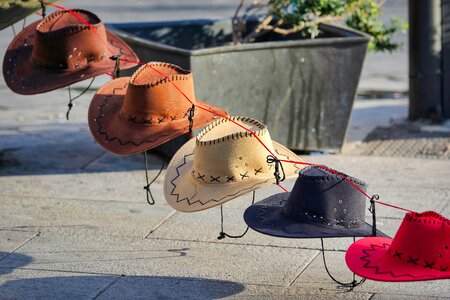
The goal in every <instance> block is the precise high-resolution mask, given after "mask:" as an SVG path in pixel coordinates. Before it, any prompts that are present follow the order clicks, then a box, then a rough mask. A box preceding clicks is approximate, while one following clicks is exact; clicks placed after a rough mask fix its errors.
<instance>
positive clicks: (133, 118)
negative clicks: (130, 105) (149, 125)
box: [128, 116, 137, 123]
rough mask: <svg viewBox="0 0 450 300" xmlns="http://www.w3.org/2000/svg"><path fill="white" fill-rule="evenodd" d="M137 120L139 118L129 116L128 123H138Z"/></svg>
mask: <svg viewBox="0 0 450 300" xmlns="http://www.w3.org/2000/svg"><path fill="white" fill-rule="evenodd" d="M136 118H137V117H132V116H128V121H130V122H133V123H136Z"/></svg>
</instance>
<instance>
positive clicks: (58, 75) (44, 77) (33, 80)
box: [3, 21, 139, 95]
mask: <svg viewBox="0 0 450 300" xmlns="http://www.w3.org/2000/svg"><path fill="white" fill-rule="evenodd" d="M39 22H40V21H36V22H34V23H32V24H30V25H28V26H27V27H25V29H24V30H22V31H21V32H20V33H19V34H18V35H17V36H16V37H15V38H14V39H13V41H12V42H11V44H10V45H9V47H8V49H7V50H6V54H5V58H4V60H3V76H4V78H5V82H6V85H7V86H8V87H9V88H10V89H11V90H12V91H13V92H15V93H18V94H22V95H34V94H40V93H45V92H49V91H53V90H56V89H59V88H62V87H65V86H68V85H71V84H73V83H76V82H79V81H83V80H86V79H89V78H93V77H96V76H99V75H103V74H105V73H108V72H113V71H114V67H115V61H113V60H111V59H109V58H106V59H102V60H101V61H98V62H92V63H89V64H88V65H86V66H82V67H80V68H77V69H68V70H50V69H46V68H43V67H39V66H36V65H35V64H34V63H33V62H32V61H31V54H32V51H33V47H34V43H35V40H36V38H35V35H36V26H37V25H38V23H39ZM106 38H107V44H108V47H109V48H110V49H111V51H113V52H114V53H115V54H118V53H120V51H122V56H121V57H122V58H124V59H125V60H126V61H120V69H121V70H124V69H129V68H132V67H134V66H136V65H137V62H138V61H139V58H138V57H137V55H136V54H135V53H134V51H133V50H132V49H131V48H130V47H129V46H128V45H127V44H126V43H125V42H124V41H122V40H121V39H120V38H119V37H117V36H116V35H115V34H114V33H112V32H110V31H108V30H106ZM99 43H100V40H99ZM111 55H112V54H111Z"/></svg>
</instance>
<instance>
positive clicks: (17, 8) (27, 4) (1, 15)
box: [0, 0, 59, 30]
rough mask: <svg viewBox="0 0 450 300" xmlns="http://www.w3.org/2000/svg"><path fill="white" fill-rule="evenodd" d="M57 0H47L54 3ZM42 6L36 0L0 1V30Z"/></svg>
mask: <svg viewBox="0 0 450 300" xmlns="http://www.w3.org/2000/svg"><path fill="white" fill-rule="evenodd" d="M58 1H59V0H48V1H46V2H48V3H55V2H58ZM41 8H42V2H41V1H38V0H28V1H23V0H7V1H1V3H0V30H2V29H4V28H6V27H8V26H10V25H12V24H14V23H16V22H17V21H19V20H22V19H23V18H25V17H27V16H28V15H31V14H32V13H34V12H36V11H38V10H40V9H41Z"/></svg>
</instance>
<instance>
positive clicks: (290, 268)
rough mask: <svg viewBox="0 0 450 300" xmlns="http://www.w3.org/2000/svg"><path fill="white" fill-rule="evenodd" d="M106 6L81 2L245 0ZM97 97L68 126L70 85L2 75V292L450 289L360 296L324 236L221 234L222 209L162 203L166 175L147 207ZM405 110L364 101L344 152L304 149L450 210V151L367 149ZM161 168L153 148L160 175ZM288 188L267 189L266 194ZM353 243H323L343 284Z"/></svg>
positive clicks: (396, 200) (377, 285)
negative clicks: (106, 137)
mask: <svg viewBox="0 0 450 300" xmlns="http://www.w3.org/2000/svg"><path fill="white" fill-rule="evenodd" d="M71 2H73V1H65V2H63V3H65V4H66V5H67V6H69V5H68V4H69V3H71ZM106 2H108V1H106V0H101V1H95V2H93V1H87V0H80V1H78V2H77V6H79V7H85V8H87V9H91V10H93V11H100V12H101V13H100V12H99V14H105V15H106V21H109V22H113V21H114V22H117V21H122V20H118V19H116V17H117V16H118V15H120V16H121V18H124V20H123V21H130V20H136V21H139V20H141V19H143V18H155V19H157V18H159V19H164V18H167V19H169V18H173V19H176V18H181V17H183V16H189V17H199V16H201V15H202V14H205V4H206V3H208V4H210V5H211V8H209V9H207V10H206V12H207V13H211V14H217V16H220V15H223V14H224V13H225V12H226V13H228V12H232V11H233V7H234V5H231V4H230V3H234V2H237V1H218V0H216V1H203V0H197V1H186V3H187V4H184V5H185V6H183V7H182V8H183V9H184V10H181V8H180V7H179V3H177V1H167V2H164V4H155V3H157V2H156V1H148V2H147V1H143V0H142V1H135V3H136V5H137V8H136V9H131V8H129V7H128V6H127V7H126V10H125V9H124V7H125V6H126V3H127V2H126V1H115V0H114V1H109V3H112V4H111V5H110V6H108V7H106V8H105V6H104V4H105V3H106ZM388 2H389V1H388ZM148 3H151V4H148ZM183 3H185V2H183ZM139 5H141V6H144V7H147V6H149V7H153V8H154V9H153V10H144V9H143V8H142V7H140V6H139ZM144 11H145V13H144ZM118 12H123V15H122V14H120V13H118ZM126 18H128V19H126ZM10 38H11V33H10V32H9V31H8V30H6V31H2V32H0V45H1V46H0V55H1V56H2V57H3V51H4V49H5V47H6V45H7V44H8V43H9V39H10ZM104 80H106V78H105V79H104ZM81 86H82V85H81ZM398 87H399V90H400V87H401V86H398ZM92 94H93V92H92V91H90V92H88V93H87V94H86V95H85V96H83V97H82V98H80V99H79V101H78V100H77V105H76V106H75V107H74V109H73V110H72V112H71V120H70V121H65V111H66V102H67V90H59V91H55V92H51V93H46V94H42V95H38V96H20V95H16V94H13V93H12V92H11V91H9V90H8V89H7V88H6V87H5V84H4V81H3V79H1V80H0V187H1V189H0V299H53V298H55V299H136V298H138V299H154V298H162V299H167V298H169V299H178V298H190V299H211V298H224V297H230V298H245V299H246V298H255V299H260V298H273V299H284V298H289V299H290V298H292V299H303V298H305V299H307V298H310V299H336V298H338V299H339V298H344V299H405V298H406V299H423V298H439V297H441V298H445V297H447V298H450V283H449V280H441V281H429V282H416V283H383V282H375V281H369V280H368V281H367V282H366V283H365V284H364V285H362V286H360V287H357V288H356V289H355V290H354V291H346V290H343V289H340V288H338V287H337V286H336V285H335V284H334V283H333V282H332V281H331V279H329V278H328V277H327V275H326V272H325V270H324V268H323V263H322V257H321V256H320V251H319V249H320V240H316V239H311V240H305V239H303V240H297V239H281V238H274V237H269V236H265V235H261V234H258V233H256V232H254V231H252V230H250V231H249V233H248V234H247V235H246V236H245V237H244V238H242V239H224V240H217V236H218V233H219V230H220V209H219V208H214V209H210V210H207V211H204V212H198V213H191V214H185V213H179V212H175V211H174V210H173V209H171V208H170V207H169V206H168V205H167V204H166V203H165V201H164V199H163V193H162V181H163V178H164V177H163V176H164V172H163V173H162V176H161V177H160V178H159V179H158V180H157V181H156V182H155V184H154V185H153V191H154V195H155V196H156V202H157V203H156V205H154V206H149V205H148V204H147V203H146V201H145V193H144V190H143V188H142V187H143V185H144V183H145V177H144V171H143V156H142V155H136V156H131V157H119V156H115V155H112V154H109V153H107V152H105V151H104V150H103V149H102V148H100V147H99V146H98V145H96V144H95V142H94V141H93V139H92V137H91V135H90V132H89V130H88V128H87V124H86V114H87V107H88V105H89V101H90V99H91V97H92ZM406 113H407V99H405V98H400V99H382V100H380V99H372V100H363V99H359V100H358V101H356V103H355V106H354V111H353V114H352V119H351V124H350V127H349V132H348V136H347V143H346V145H345V148H344V152H343V154H340V155H310V156H302V158H303V159H304V160H306V161H309V162H314V163H323V164H326V165H328V166H330V167H333V168H336V169H338V170H340V171H343V172H345V173H347V174H351V175H353V176H356V177H358V178H361V179H363V180H365V181H367V182H368V183H369V193H377V194H379V195H380V196H381V199H382V200H383V201H385V202H389V203H392V204H395V205H399V206H403V207H406V208H408V209H411V210H415V211H424V210H433V211H436V212H439V213H441V214H443V215H444V216H446V217H450V207H449V194H450V160H448V159H420V158H407V157H388V156H372V155H371V156H363V155H360V153H361V151H360V147H361V146H362V145H363V144H364V142H363V141H364V139H365V137H366V136H367V135H368V134H369V133H370V132H372V130H373V129H375V128H376V127H377V126H384V127H386V126H390V125H392V124H398V123H401V122H402V121H403V120H404V119H405V117H406ZM449 128H450V126H448V125H444V126H441V127H439V128H437V129H436V130H438V131H439V130H441V131H443V132H445V131H446V130H448V129H449ZM161 163H162V160H161V158H160V157H159V156H157V155H152V156H151V158H150V165H151V169H152V170H151V171H150V176H154V175H156V173H157V172H158V169H159V167H160V165H161ZM293 183H294V181H293V180H290V181H286V182H283V185H284V186H285V187H286V188H287V189H290V188H292V186H293ZM278 192H280V190H279V188H277V187H275V186H274V187H268V188H264V189H261V190H258V191H257V193H256V195H257V200H259V199H263V198H264V197H267V196H269V195H272V194H274V193H278ZM250 202H251V195H246V196H243V197H241V198H239V199H236V200H233V201H230V202H229V203H227V204H226V205H225V206H224V214H225V231H226V232H228V233H230V234H238V233H240V232H242V231H243V230H244V229H245V223H244V222H243V220H242V213H243V211H244V209H245V208H246V207H247V206H248V205H249V204H250ZM377 215H378V226H379V228H380V229H381V230H383V231H384V232H385V233H387V234H390V235H393V234H394V233H395V232H396V230H397V228H398V226H399V224H400V223H401V220H402V218H403V215H404V213H403V212H402V211H398V210H395V209H391V208H387V207H382V206H377ZM367 220H368V221H369V220H370V216H369V215H367ZM351 242H352V240H351V239H329V240H325V247H326V249H327V250H328V251H326V255H327V261H328V264H329V268H330V270H331V272H332V274H333V275H334V276H335V277H337V278H338V279H340V280H342V281H350V280H351V276H352V274H351V272H350V271H349V270H348V269H347V267H346V265H345V261H344V255H345V250H346V249H347V247H348V246H349V245H350V244H351Z"/></svg>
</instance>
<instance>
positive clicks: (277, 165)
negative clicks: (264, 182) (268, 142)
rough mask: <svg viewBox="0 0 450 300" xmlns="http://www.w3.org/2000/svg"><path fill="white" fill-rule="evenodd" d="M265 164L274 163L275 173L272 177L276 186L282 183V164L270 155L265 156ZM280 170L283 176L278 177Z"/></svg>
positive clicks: (284, 176) (284, 177) (284, 175)
mask: <svg viewBox="0 0 450 300" xmlns="http://www.w3.org/2000/svg"><path fill="white" fill-rule="evenodd" d="M266 162H267V163H268V164H271V163H275V172H274V173H273V175H274V176H275V180H276V182H277V185H279V184H280V182H281V181H284V180H285V179H286V174H285V173H284V168H283V164H282V163H281V161H280V160H279V159H278V158H276V157H275V156H273V155H271V154H270V155H267V158H266ZM280 169H281V172H282V174H283V177H281V176H280Z"/></svg>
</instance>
